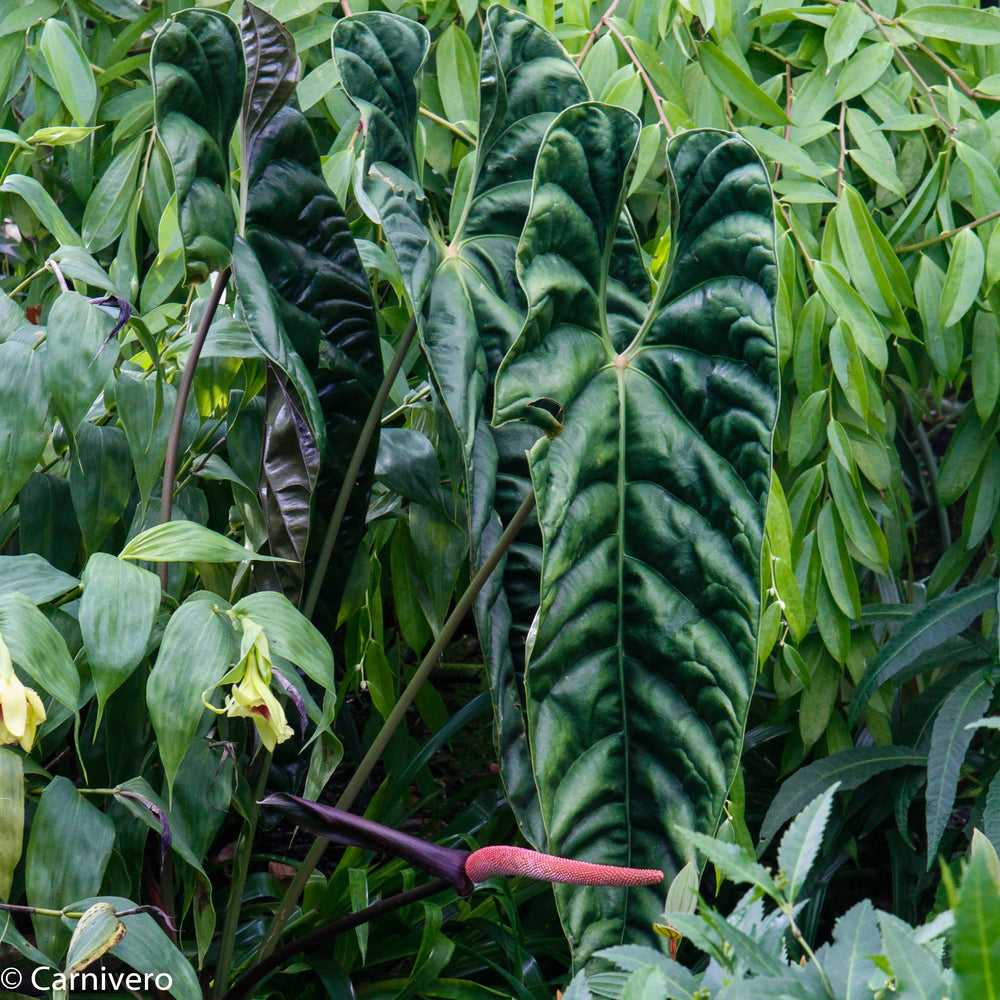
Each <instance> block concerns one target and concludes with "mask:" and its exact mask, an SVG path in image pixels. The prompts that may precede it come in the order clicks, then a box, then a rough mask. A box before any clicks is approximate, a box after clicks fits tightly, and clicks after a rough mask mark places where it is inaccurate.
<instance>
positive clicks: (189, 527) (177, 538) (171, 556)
mask: <svg viewBox="0 0 1000 1000" xmlns="http://www.w3.org/2000/svg"><path fill="white" fill-rule="evenodd" d="M119 558H120V559H142V560H145V561H147V562H207V563H231V562H243V560H244V559H253V560H258V559H261V560H266V561H268V562H275V561H277V562H281V561H282V560H279V559H277V558H276V557H274V556H266V555H261V554H260V553H259V552H251V551H250V550H249V549H245V548H244V547H243V546H242V545H240V544H238V543H237V542H234V541H233V540H232V539H231V538H226V536H225V535H220V534H219V533H218V532H217V531H212V530H211V528H206V527H205V526H204V525H201V524H196V523H195V522H194V521H169V522H167V523H166V524H157V525H154V526H153V527H152V528H147V529H146V530H145V531H143V532H142V533H141V534H138V535H136V536H135V538H133V539H131V541H129V542H127V543H126V545H125V548H123V549H122V550H121V552H120V553H119Z"/></svg>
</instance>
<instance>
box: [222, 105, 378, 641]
mask: <svg viewBox="0 0 1000 1000" xmlns="http://www.w3.org/2000/svg"><path fill="white" fill-rule="evenodd" d="M246 237H247V241H248V243H249V244H250V247H251V248H252V249H253V251H254V254H255V255H256V258H257V260H259V262H260V266H261V268H262V270H263V273H264V275H265V277H266V280H267V282H268V284H269V285H270V286H271V288H272V289H273V291H274V294H275V302H276V305H277V314H278V316H279V318H280V320H281V322H282V323H283V325H284V328H285V330H286V331H287V333H288V336H289V339H290V342H291V345H292V347H293V348H294V352H295V353H297V354H298V356H299V357H300V358H301V360H302V362H303V364H304V369H305V372H306V377H307V378H308V379H309V380H311V381H310V383H307V384H306V385H305V386H304V387H303V389H301V390H296V391H298V393H299V396H300V398H301V397H306V398H308V396H309V395H310V394H313V393H314V394H315V396H316V397H317V398H318V400H319V407H320V411H321V415H322V421H323V429H324V431H325V442H326V446H325V448H324V449H323V450H322V452H321V453H320V455H319V472H318V477H317V478H316V480H315V488H314V489H313V491H312V517H311V519H308V518H304V515H305V514H308V509H309V508H308V504H307V503H306V502H305V499H306V498H305V492H306V491H305V486H304V484H303V488H302V489H299V490H298V491H297V494H296V497H295V504H296V512H295V513H294V514H293V505H292V503H291V502H289V504H286V505H284V506H283V505H282V503H281V497H280V496H277V495H275V494H274V493H273V491H272V492H271V493H270V494H267V493H265V492H264V491H263V490H262V500H263V501H264V510H265V515H266V516H267V519H268V522H269V535H270V536H271V537H272V539H275V538H278V537H282V536H283V537H285V538H293V537H294V538H295V541H296V547H297V551H298V550H299V549H301V550H303V551H304V550H305V544H304V541H305V539H304V537H303V534H304V533H305V535H306V536H307V537H308V538H309V539H310V551H315V550H316V549H318V548H319V547H320V546H321V545H322V541H323V536H324V534H325V531H326V525H327V520H328V518H329V516H330V514H331V513H332V511H333V508H334V505H335V504H336V502H337V496H338V494H339V491H340V487H341V484H342V482H343V479H344V474H345V473H346V471H347V467H348V465H349V463H350V460H351V456H352V454H353V453H354V448H355V445H356V444H357V441H358V438H359V436H360V433H361V428H362V426H363V425H364V422H365V419H366V418H367V416H368V412H369V410H370V409H371V405H372V401H373V400H374V398H375V394H376V392H377V391H378V386H379V383H380V382H381V380H382V353H381V347H380V344H379V337H378V328H377V325H376V322H375V309H374V305H373V304H372V297H371V288H370V286H369V284H368V276H367V274H366V273H365V269H364V267H363V265H362V263H361V258H360V256H359V254H358V250H357V247H356V245H355V243H354V239H353V237H352V236H351V231H350V228H349V226H348V225H347V221H346V219H345V218H344V212H343V209H342V208H341V207H340V205H339V204H338V203H337V200H336V198H335V197H334V196H333V193H332V192H331V191H330V189H329V188H328V187H327V185H326V182H325V181H324V180H323V175H322V172H321V168H320V161H319V153H318V151H317V149H316V143H315V140H314V139H313V136H312V131H311V129H310V128H309V124H308V122H307V121H306V119H305V118H304V117H303V115H302V114H301V113H300V112H299V111H297V110H296V109H295V108H292V107H285V108H282V110H281V111H279V112H278V113H277V114H276V115H275V116H274V117H273V118H272V119H271V121H270V122H269V123H268V124H267V126H265V127H264V129H263V130H262V131H261V132H260V134H259V135H258V137H257V140H256V142H255V143H254V146H253V151H252V155H251V159H250V189H249V196H248V201H247V226H246ZM241 293H242V290H241ZM289 373H290V374H294V375H296V378H295V379H294V380H293V381H294V383H295V385H293V388H295V387H296V386H297V384H298V383H299V382H300V381H301V376H299V375H298V374H297V371H295V370H293V371H290V372H289ZM268 391H269V404H268V405H269V411H270V412H271V415H273V416H275V417H276V418H280V426H276V427H275V428H274V430H273V432H271V433H269V435H268V437H267V438H266V439H265V455H264V464H265V475H268V476H269V477H270V478H271V479H274V478H275V475H277V473H278V472H280V468H279V467H280V466H281V465H282V463H284V462H286V461H288V460H292V461H293V462H294V463H295V464H296V468H297V469H300V470H301V471H302V472H303V473H306V474H308V471H309V469H310V467H311V468H312V469H313V474H314V475H315V471H314V470H315V466H314V464H313V463H312V459H311V457H310V449H312V450H316V449H317V445H316V441H315V433H314V435H313V438H314V440H313V442H312V444H310V443H309V440H308V438H309V435H308V433H307V431H308V430H309V427H308V425H307V424H306V422H305V420H304V419H302V414H301V413H300V414H299V417H298V418H296V416H295V414H296V412H298V411H297V410H296V408H295V405H294V403H293V402H289V403H287V405H286V403H285V402H284V399H283V398H282V396H281V395H276V394H277V393H279V392H280V393H283V394H284V395H285V396H287V397H288V398H289V399H290V398H291V394H290V393H289V392H288V391H287V386H286V388H285V389H279V387H278V385H276V384H275V378H274V373H272V375H271V376H270V377H269V389H268ZM272 401H276V402H277V405H278V406H279V408H281V412H278V413H275V412H274V411H273V408H272V405H271V404H272ZM296 419H298V422H297V423H295V421H296ZM293 423H294V424H295V427H294V431H293V428H292V426H291V425H292V424H293ZM279 430H280V431H281V434H282V435H284V436H285V439H286V440H285V442H282V441H281V440H280V438H279V437H277V436H276V434H277V433H278V431H279ZM293 433H294V441H293V438H292V435H293ZM286 443H287V447H286ZM294 449H298V452H299V455H298V456H296V455H295V453H294ZM377 452H378V434H377V433H376V434H375V435H373V437H372V441H371V444H370V445H369V449H368V451H367V452H366V455H365V459H364V461H363V462H362V466H361V470H360V472H359V475H358V478H357V481H356V483H355V484H354V489H353V490H352V493H351V499H350V502H349V504H348V508H347V513H346V515H345V517H344V520H343V522H342V524H341V527H340V533H339V536H338V539H337V543H336V545H335V547H334V555H333V560H332V561H331V563H330V568H329V570H328V572H327V575H326V578H325V581H324V586H323V591H322V592H321V602H322V605H321V606H320V607H319V608H318V618H316V620H318V621H322V620H326V619H331V620H332V621H333V622H335V621H336V615H337V609H338V607H339V605H340V598H341V595H342V593H343V586H344V583H345V582H346V580H347V576H348V572H349V570H350V566H351V562H352V561H353V559H354V554H355V552H356V551H357V547H358V544H359V543H360V541H361V536H362V535H363V534H364V526H365V515H366V512H367V510H368V494H369V491H370V490H371V484H372V479H373V477H374V469H375V456H376V454H377ZM269 469H270V470H272V472H274V474H273V475H272V474H270V473H268V470H269ZM274 470H277V471H274ZM305 478H306V477H305V476H300V477H299V479H300V481H303V480H305ZM275 518H280V525H281V529H280V532H279V530H278V529H277V527H276V528H275V530H274V532H272V530H271V525H272V523H274V521H275ZM272 550H273V549H272ZM273 551H275V554H278V552H277V551H276V550H273Z"/></svg>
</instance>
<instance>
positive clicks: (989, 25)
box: [899, 3, 1000, 45]
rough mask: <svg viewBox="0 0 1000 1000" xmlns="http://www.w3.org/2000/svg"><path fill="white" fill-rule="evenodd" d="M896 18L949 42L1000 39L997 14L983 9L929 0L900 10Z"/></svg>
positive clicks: (993, 42) (986, 42)
mask: <svg viewBox="0 0 1000 1000" xmlns="http://www.w3.org/2000/svg"><path fill="white" fill-rule="evenodd" d="M899 21H900V23H901V24H902V25H903V26H904V27H906V28H909V29H910V30H911V31H914V32H916V33H917V34H919V35H928V36H930V37H931V38H943V39H945V40H946V41H949V42H960V43H962V42H964V43H966V44H968V45H996V44H998V43H1000V18H997V17H994V16H993V15H992V14H991V13H990V12H989V11H985V10H975V9H970V8H967V7H956V6H953V5H952V4H943V3H941V4H934V3H932V4H925V5H924V6H921V7H911V8H910V9H909V10H907V11H904V12H903V14H902V15H901V16H900V18H899Z"/></svg>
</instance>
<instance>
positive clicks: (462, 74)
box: [434, 24, 479, 122]
mask: <svg viewBox="0 0 1000 1000" xmlns="http://www.w3.org/2000/svg"><path fill="white" fill-rule="evenodd" d="M434 58H435V61H436V63H437V75H438V84H439V87H440V90H441V102H442V103H443V104H444V111H445V114H446V115H447V116H448V118H449V119H450V120H451V121H453V122H460V121H472V120H473V119H474V118H475V116H476V81H477V80H478V78H479V75H478V72H477V67H476V61H475V55H474V54H473V51H472V43H471V42H470V41H469V36H468V35H467V34H466V33H465V32H464V31H462V29H461V28H459V27H458V25H456V24H453V25H451V26H450V27H449V28H447V29H446V30H445V33H444V34H443V35H442V36H441V37H440V38H439V39H438V41H437V46H436V48H435V50H434Z"/></svg>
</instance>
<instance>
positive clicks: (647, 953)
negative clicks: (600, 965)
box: [567, 944, 698, 1000]
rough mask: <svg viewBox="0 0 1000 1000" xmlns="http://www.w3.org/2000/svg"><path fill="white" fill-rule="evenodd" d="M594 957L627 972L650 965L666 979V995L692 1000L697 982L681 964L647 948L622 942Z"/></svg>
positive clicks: (696, 988)
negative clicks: (606, 960) (667, 991)
mask: <svg viewBox="0 0 1000 1000" xmlns="http://www.w3.org/2000/svg"><path fill="white" fill-rule="evenodd" d="M596 957H597V958H606V959H608V960H609V961H612V962H614V963H615V965H617V966H618V967H619V968H621V969H625V970H626V971H628V972H639V971H641V970H642V969H644V968H647V967H649V966H650V965H652V966H653V967H654V968H655V969H656V970H657V971H658V972H659V973H660V975H661V976H663V978H664V979H665V980H666V982H667V989H669V990H670V993H669V994H668V995H669V996H671V997H676V998H677V1000H694V998H695V995H696V994H697V991H698V982H697V980H696V979H695V978H694V976H692V975H691V973H690V972H689V971H688V970H687V969H686V968H684V966H683V965H681V964H680V963H679V962H674V961H672V960H671V959H669V958H667V957H666V956H665V955H662V954H659V953H657V952H655V951H652V950H651V949H649V948H641V947H638V946H636V945H630V944H622V945H618V946H617V947H614V948H604V949H602V950H601V951H600V952H598V953H597V956H596ZM660 995H661V996H662V995H663V994H662V993H661V994H660ZM567 1000H568V994H567Z"/></svg>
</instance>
